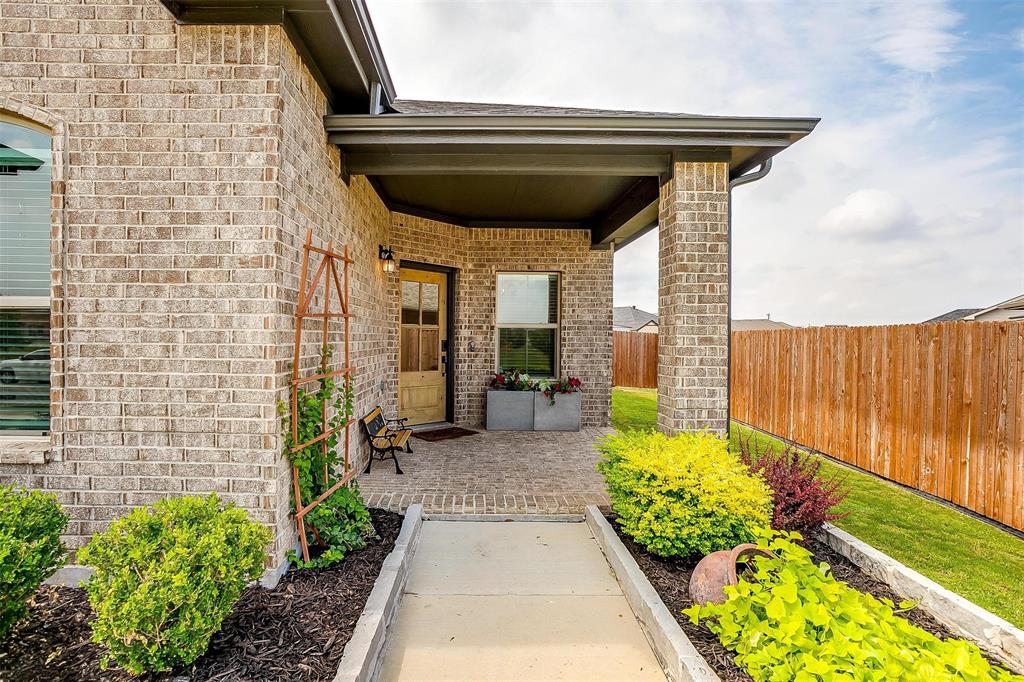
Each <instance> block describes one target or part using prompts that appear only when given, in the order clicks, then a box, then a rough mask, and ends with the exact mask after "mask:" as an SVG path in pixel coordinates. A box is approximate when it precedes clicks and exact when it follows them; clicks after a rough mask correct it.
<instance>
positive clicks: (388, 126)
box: [324, 100, 817, 248]
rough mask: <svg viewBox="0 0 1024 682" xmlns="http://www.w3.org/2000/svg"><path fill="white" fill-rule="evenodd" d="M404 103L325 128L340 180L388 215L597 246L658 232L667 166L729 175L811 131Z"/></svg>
mask: <svg viewBox="0 0 1024 682" xmlns="http://www.w3.org/2000/svg"><path fill="white" fill-rule="evenodd" d="M439 104H440V105H446V104H447V103H439ZM402 105H403V101H402V100H396V101H395V102H394V106H395V107H397V108H398V109H399V112H396V113H384V114H380V115H332V116H327V117H325V119H324V125H325V128H326V130H327V133H328V139H329V140H330V141H331V142H333V143H334V144H336V145H338V146H339V148H340V149H341V150H342V153H343V156H344V166H345V172H346V173H349V174H358V175H366V176H368V177H369V178H370V179H371V182H373V183H374V185H375V187H376V188H377V190H378V192H379V193H380V195H381V197H382V198H383V199H384V201H385V202H386V203H387V204H388V206H389V207H390V208H391V209H392V210H395V211H400V212H403V213H409V214H412V215H422V216H425V217H430V218H437V219H440V220H444V221H446V222H451V223H455V224H458V225H464V226H467V227H562V228H578V229H589V230H590V231H591V240H592V243H593V245H594V246H595V247H596V248H602V247H607V246H609V245H611V244H616V245H622V244H625V243H628V242H629V241H632V240H633V239H635V238H636V237H638V236H640V235H641V234H643V233H644V232H646V231H647V230H648V229H650V228H651V227H653V226H654V225H656V224H657V200H658V191H659V184H660V180H661V178H664V177H667V175H668V173H669V171H670V169H671V166H672V162H673V160H686V161H723V162H726V163H728V164H729V167H730V176H731V177H738V176H739V175H742V174H744V173H746V172H747V171H749V170H751V169H752V168H755V167H757V166H758V165H760V164H761V163H764V162H765V161H766V160H767V159H769V158H771V157H772V156H774V155H775V154H777V153H779V152H780V151H782V150H783V149H785V148H786V147H788V146H789V145H791V144H793V143H794V142H796V141H797V140H799V139H801V138H802V137H804V136H805V135H807V134H808V133H810V131H811V130H813V128H814V126H815V124H816V123H817V119H806V118H800V119H778V118H731V117H718V116H691V115H671V114H650V115H647V114H642V113H625V112H607V113H600V112H597V113H591V112H585V113H580V112H579V111H575V110H572V109H566V110H562V111H558V112H555V111H554V110H550V109H543V108H542V109H541V110H540V111H543V112H544V113H537V112H536V111H533V109H531V108H527V107H522V108H520V109H522V110H525V111H528V112H529V113H524V114H517V113H511V112H515V111H516V110H517V108H516V107H513V106H506V107H503V108H502V109H501V111H502V113H480V112H477V111H466V112H463V111H461V110H460V111H458V113H449V114H443V113H441V114H439V113H401V108H402ZM474 106H484V105H474ZM420 110H422V108H420Z"/></svg>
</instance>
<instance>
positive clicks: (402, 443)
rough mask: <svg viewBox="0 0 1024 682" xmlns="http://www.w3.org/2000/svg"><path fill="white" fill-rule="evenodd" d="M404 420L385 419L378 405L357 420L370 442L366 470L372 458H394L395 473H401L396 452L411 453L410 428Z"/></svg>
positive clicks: (368, 468)
mask: <svg viewBox="0 0 1024 682" xmlns="http://www.w3.org/2000/svg"><path fill="white" fill-rule="evenodd" d="M405 422H406V420H405V419H387V418H386V417H385V416H384V410H382V409H381V408H380V405H378V406H377V407H375V408H374V409H373V411H372V412H370V414H368V415H366V416H365V417H363V418H362V419H360V420H359V423H360V424H362V426H363V433H365V434H366V440H367V442H369V444H370V457H369V459H368V460H367V462H366V471H369V470H370V467H371V466H373V460H374V459H376V460H377V461H379V462H383V461H384V460H387V459H393V460H395V473H396V474H401V473H403V472H402V467H400V466H399V465H398V452H399V451H400V450H403V449H404V450H405V451H406V452H408V453H410V454H412V446H411V445H409V438H411V437H412V429H407V428H406V427H405ZM392 424H394V425H397V426H398V428H397V429H393V428H391V426H390V425H392Z"/></svg>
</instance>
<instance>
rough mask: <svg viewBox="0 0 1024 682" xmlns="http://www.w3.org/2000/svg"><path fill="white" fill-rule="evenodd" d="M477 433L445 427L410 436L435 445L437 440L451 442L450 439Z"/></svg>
mask: <svg viewBox="0 0 1024 682" xmlns="http://www.w3.org/2000/svg"><path fill="white" fill-rule="evenodd" d="M477 433H479V432H478V431H473V430H472V429H464V428H462V427H461V426H447V427H445V428H443V429H431V430H430V431H413V432H412V435H413V436H415V437H416V438H419V439H421V440H428V441H430V442H431V443H436V442H437V441H439V440H451V439H452V438H462V437H463V436H475V435H476V434H477Z"/></svg>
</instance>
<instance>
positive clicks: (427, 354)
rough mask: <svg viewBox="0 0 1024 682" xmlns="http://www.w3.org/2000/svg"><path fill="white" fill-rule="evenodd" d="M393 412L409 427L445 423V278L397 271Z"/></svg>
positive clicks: (413, 271)
mask: <svg viewBox="0 0 1024 682" xmlns="http://www.w3.org/2000/svg"><path fill="white" fill-rule="evenodd" d="M401 289H402V291H401V298H402V300H401V305H402V311H401V325H402V333H401V335H400V339H399V350H398V357H399V368H398V369H399V371H398V412H399V416H400V417H405V418H407V419H408V420H409V424H425V423H428V422H441V421H444V420H445V403H446V398H447V396H446V391H445V384H446V381H445V374H446V372H447V365H446V364H445V363H446V360H447V355H448V353H447V350H448V329H447V319H448V318H447V312H448V311H447V310H446V302H447V300H448V299H447V294H448V276H447V275H446V274H444V273H443V272H427V271H425V270H413V269H410V268H402V270H401Z"/></svg>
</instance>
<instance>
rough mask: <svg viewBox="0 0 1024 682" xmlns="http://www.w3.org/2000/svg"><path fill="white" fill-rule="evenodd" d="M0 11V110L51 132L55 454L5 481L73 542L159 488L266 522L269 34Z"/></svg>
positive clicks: (11, 8)
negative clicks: (56, 203)
mask: <svg viewBox="0 0 1024 682" xmlns="http://www.w3.org/2000/svg"><path fill="white" fill-rule="evenodd" d="M0 16H2V21H3V26H4V32H3V39H2V40H3V43H2V46H0V78H2V80H0V88H2V90H3V92H0V97H4V98H5V100H6V102H7V104H5V108H6V109H11V108H14V107H15V105H13V104H12V103H11V102H12V100H13V101H17V102H22V103H27V104H29V105H32V106H35V107H38V108H39V109H41V110H43V111H45V112H46V113H47V114H48V115H49V116H52V117H53V118H55V119H56V120H58V121H60V123H61V125H62V127H63V130H62V131H61V132H62V135H63V136H65V138H66V139H65V141H64V147H65V150H66V156H65V158H62V159H55V164H54V165H55V167H56V166H57V165H58V164H60V165H61V167H62V168H63V167H65V166H66V170H65V175H66V177H65V178H64V183H65V184H64V196H63V197H62V201H63V209H64V214H63V220H62V222H63V224H61V223H57V224H56V225H55V228H61V227H62V228H63V233H60V231H59V230H57V229H55V239H54V240H53V243H52V252H53V254H54V272H53V279H54V282H55V283H56V284H57V286H58V290H57V291H55V297H54V307H55V314H54V316H53V328H54V331H53V334H54V336H55V338H56V339H58V340H59V341H61V342H62V343H60V344H58V347H57V349H56V350H57V352H58V353H59V354H60V355H61V356H62V362H58V363H55V365H54V368H53V369H54V374H55V376H54V386H55V390H54V394H53V402H54V408H53V411H54V418H53V420H52V425H51V427H52V431H53V437H52V440H53V444H54V446H55V448H54V451H53V456H54V457H55V459H56V460H57V461H52V462H49V463H47V464H43V465H5V466H4V467H3V470H2V473H3V479H4V480H15V481H17V482H20V483H23V484H27V485H31V486H33V487H41V488H46V489H49V490H54V491H56V492H58V495H59V497H60V500H61V502H62V503H63V504H64V505H65V507H66V508H67V510H68V511H69V513H70V514H71V519H72V520H71V524H70V525H69V528H68V538H67V540H68V543H69V545H70V546H71V547H77V546H79V545H80V544H81V543H82V542H84V541H85V540H86V539H87V538H88V536H89V535H90V534H91V533H93V532H95V531H98V530H101V529H103V528H104V527H105V526H106V523H107V522H108V520H109V519H111V518H113V517H115V516H117V515H120V514H122V513H123V512H124V511H125V510H126V509H127V508H129V507H131V506H135V505H140V504H147V503H151V502H153V501H155V500H157V499H159V498H161V497H163V496H166V495H169V494H185V493H198V492H207V491H216V492H218V493H219V494H221V495H223V496H224V497H225V498H227V499H230V500H232V501H235V502H237V503H238V504H239V505H241V506H243V507H245V508H246V509H248V510H249V511H250V512H251V513H252V514H253V515H254V516H255V517H256V518H257V519H259V520H261V521H263V522H265V523H268V524H271V525H274V524H275V522H276V517H277V506H278V501H277V495H276V493H277V491H276V487H277V486H276V481H277V463H278V453H277V450H276V445H277V443H276V440H275V439H274V438H273V437H272V436H271V435H270V434H271V433H272V432H271V431H269V430H268V425H269V424H271V423H273V422H274V421H275V420H276V415H275V410H274V407H275V405H274V403H275V397H276V393H277V392H276V387H275V386H273V385H270V384H268V382H267V381H266V377H268V376H270V375H272V373H273V371H274V368H275V365H274V358H273V356H272V349H271V344H272V342H273V338H272V333H271V330H270V329H269V328H268V324H267V322H268V319H269V316H271V315H273V314H274V312H275V308H276V306H275V304H274V287H275V269H274V263H273V261H272V259H271V256H273V254H274V251H275V247H274V241H273V240H274V238H275V236H276V235H275V233H276V229H277V226H278V223H279V218H278V211H277V202H278V191H279V190H278V184H277V181H276V178H275V177H274V173H273V170H272V169H273V168H274V167H276V166H278V165H279V157H278V153H279V147H280V139H281V127H280V113H281V112H280V109H281V107H280V102H281V96H280V94H279V82H280V77H279V73H280V62H281V46H282V44H283V38H282V32H281V31H280V30H279V29H277V28H272V27H248V26H247V27H189V28H181V27H178V26H176V25H175V23H174V22H173V21H172V19H171V17H170V15H169V14H168V13H167V12H166V10H165V9H164V8H163V7H162V6H161V5H159V4H158V3H157V2H155V1H150V0H147V1H146V2H114V3H110V4H70V3H62V2H43V3H19V2H4V3H3V4H2V5H0ZM278 553H279V552H278Z"/></svg>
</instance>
